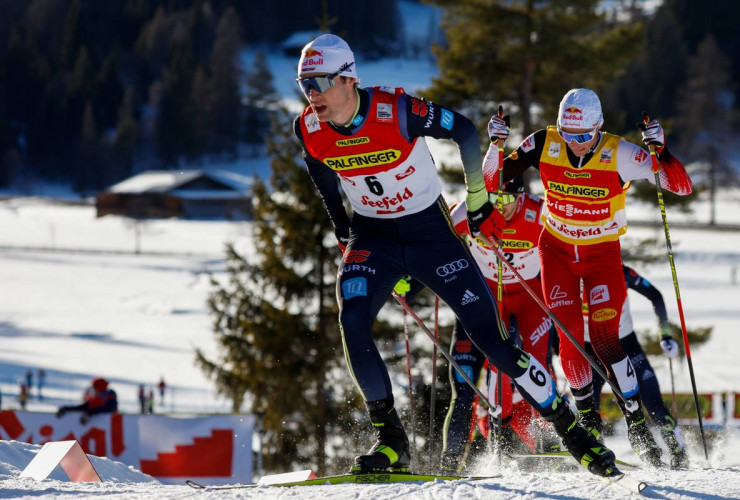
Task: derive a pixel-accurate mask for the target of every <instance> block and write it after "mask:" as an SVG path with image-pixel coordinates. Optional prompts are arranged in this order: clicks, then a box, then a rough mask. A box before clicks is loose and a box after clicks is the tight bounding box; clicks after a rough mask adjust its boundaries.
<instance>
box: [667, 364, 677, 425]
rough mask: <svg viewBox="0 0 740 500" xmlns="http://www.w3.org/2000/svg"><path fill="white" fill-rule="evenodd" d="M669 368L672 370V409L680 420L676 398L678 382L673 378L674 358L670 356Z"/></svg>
mask: <svg viewBox="0 0 740 500" xmlns="http://www.w3.org/2000/svg"><path fill="white" fill-rule="evenodd" d="M668 369H669V370H670V372H671V410H673V414H674V415H675V416H676V421H678V401H677V400H676V384H675V382H674V380H673V360H672V359H671V358H668Z"/></svg>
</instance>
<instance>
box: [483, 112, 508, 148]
mask: <svg viewBox="0 0 740 500" xmlns="http://www.w3.org/2000/svg"><path fill="white" fill-rule="evenodd" d="M488 137H490V138H491V142H495V141H501V143H500V144H499V146H503V145H504V143H506V139H508V138H509V117H508V116H504V117H503V118H502V117H500V116H498V115H493V117H492V118H491V121H489V122H488Z"/></svg>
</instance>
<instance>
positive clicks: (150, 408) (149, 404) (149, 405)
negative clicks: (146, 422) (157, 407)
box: [146, 389, 154, 415]
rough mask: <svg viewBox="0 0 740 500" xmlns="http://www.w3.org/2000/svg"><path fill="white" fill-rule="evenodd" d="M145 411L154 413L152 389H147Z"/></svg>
mask: <svg viewBox="0 0 740 500" xmlns="http://www.w3.org/2000/svg"><path fill="white" fill-rule="evenodd" d="M146 412H147V413H148V414H149V415H151V414H152V413H154V390H153V389H150V390H149V395H148V396H147V398H146Z"/></svg>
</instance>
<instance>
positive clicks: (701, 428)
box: [642, 111, 709, 461]
mask: <svg viewBox="0 0 740 500" xmlns="http://www.w3.org/2000/svg"><path fill="white" fill-rule="evenodd" d="M642 122H643V125H647V124H648V123H649V122H650V116H648V114H647V113H646V112H645V111H643V112H642ZM648 150H649V151H650V161H651V162H652V164H653V173H654V174H655V190H656V192H657V194H658V206H659V207H660V216H661V218H662V219H663V232H664V233H665V246H666V249H667V250H668V263H669V264H670V266H671V276H672V277H673V290H674V291H675V292H676V303H677V304H678V317H679V318H680V319H681V333H682V335H683V345H684V348H685V349H686V362H687V363H688V365H689V376H690V378H691V389H692V390H693V391H694V405H695V406H696V416H697V418H698V419H699V431H700V432H701V443H702V445H703V446H704V458H706V459H707V461H709V452H708V451H707V440H706V437H705V436H704V424H703V423H702V419H701V410H700V409H699V394H698V393H697V391H696V378H695V377H694V364H693V363H692V361H691V348H690V347H689V335H688V333H687V332H686V320H685V319H684V315H683V305H682V304H681V292H680V290H679V289H678V276H677V274H676V264H675V263H674V262H673V247H672V245H671V235H670V231H669V230H668V216H667V215H666V212H665V202H664V201H663V188H662V187H661V185H660V175H659V173H660V169H661V167H660V163H659V162H658V157H657V155H656V154H655V146H653V145H652V144H649V145H648ZM676 417H678V415H676Z"/></svg>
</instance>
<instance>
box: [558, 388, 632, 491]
mask: <svg viewBox="0 0 740 500" xmlns="http://www.w3.org/2000/svg"><path fill="white" fill-rule="evenodd" d="M544 418H545V420H547V421H548V422H550V423H552V425H553V427H554V428H555V432H557V433H558V436H560V438H561V439H562V440H563V446H565V449H566V450H568V452H569V453H570V454H571V455H573V458H575V459H576V461H577V462H578V463H579V464H581V465H582V466H583V467H585V468H587V469H588V470H589V472H591V473H592V474H596V475H598V476H603V477H609V476H612V475H614V473H615V472H616V471H617V468H616V466H615V465H614V461H615V459H616V457H615V456H614V452H613V451H611V450H610V449H609V448H607V447H606V446H604V445H603V444H601V443H599V442H598V441H597V440H596V438H595V437H594V435H593V434H591V433H590V432H589V431H587V430H586V429H584V428H583V427H581V426H580V425H578V420H576V417H575V415H573V413H571V411H570V408H568V405H567V404H566V403H565V402H564V401H561V403H560V405H559V407H558V408H557V409H556V410H555V411H554V412H553V413H551V414H549V415H545V416H544Z"/></svg>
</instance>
